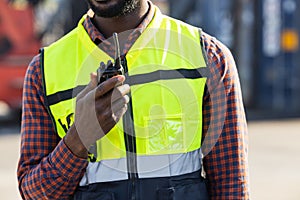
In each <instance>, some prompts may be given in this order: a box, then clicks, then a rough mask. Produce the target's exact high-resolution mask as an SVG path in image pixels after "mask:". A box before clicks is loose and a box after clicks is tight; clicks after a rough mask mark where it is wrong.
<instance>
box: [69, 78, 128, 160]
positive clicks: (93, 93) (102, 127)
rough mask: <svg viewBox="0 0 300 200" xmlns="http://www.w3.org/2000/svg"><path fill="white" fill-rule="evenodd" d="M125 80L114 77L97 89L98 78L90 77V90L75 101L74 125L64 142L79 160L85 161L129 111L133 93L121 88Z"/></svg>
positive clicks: (87, 89) (125, 87)
mask: <svg viewBox="0 0 300 200" xmlns="http://www.w3.org/2000/svg"><path fill="white" fill-rule="evenodd" d="M124 80H125V77H124V76H115V77H112V78H110V79H108V80H107V81H105V82H103V83H101V84H100V85H99V86H97V78H96V74H95V73H93V74H91V81H90V83H89V84H88V86H87V87H86V88H85V89H84V90H83V91H82V92H80V93H79V94H78V96H77V99H76V110H75V122H74V124H73V125H72V127H71V128H70V129H69V131H68V133H67V135H66V136H65V138H64V140H65V143H66V145H67V146H68V147H69V148H70V150H71V151H72V152H73V153H74V154H75V155H77V156H79V157H83V158H86V157H87V150H88V149H89V147H90V145H91V144H94V143H95V141H97V140H99V139H100V138H102V137H103V136H104V135H105V134H106V133H108V132H109V131H110V130H111V129H112V128H113V127H114V126H115V125H116V123H117V122H118V121H119V120H120V118H121V117H122V116H123V115H124V113H125V112H126V110H127V103H128V102H129V97H128V96H127V94H128V93H129V91H130V87H129V86H128V85H122V83H123V82H124Z"/></svg>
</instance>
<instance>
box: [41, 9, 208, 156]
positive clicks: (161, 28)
mask: <svg viewBox="0 0 300 200" xmlns="http://www.w3.org/2000/svg"><path fill="white" fill-rule="evenodd" d="M85 18H86V16H84V17H83V18H82V19H81V21H80V22H79V24H78V27H77V28H75V29H74V30H73V31H72V32H70V33H69V34H67V35H66V36H65V37H63V38H62V39H60V40H58V41H57V42H55V43H54V44H52V45H51V46H49V47H46V48H44V50H43V52H42V54H43V55H42V56H41V57H42V60H41V61H42V62H41V63H42V73H43V82H44V89H45V93H46V97H47V98H46V103H47V105H48V108H49V113H50V114H51V116H52V118H53V123H54V124H55V128H56V131H57V133H58V135H59V136H60V137H64V136H65V134H66V132H67V130H68V128H69V127H70V126H71V125H72V123H73V121H74V111H75V105H76V103H75V102H76V94H78V92H79V91H80V90H81V89H83V88H84V86H86V85H87V84H88V82H89V77H90V76H89V74H90V73H91V72H95V71H96V70H97V68H98V67H99V63H100V62H101V61H104V62H105V63H106V62H107V61H108V60H114V59H113V58H111V57H110V56H109V55H107V54H106V53H105V52H103V51H102V50H101V49H100V48H99V47H97V46H96V45H95V44H94V43H93V41H92V40H91V39H90V37H89V35H88V34H87V32H86V31H85V29H84V27H83V25H82V23H83V21H84V20H85ZM200 34H201V31H199V29H198V28H195V27H193V26H190V25H187V24H185V23H183V22H181V21H177V20H175V19H172V18H169V17H167V16H164V15H162V14H161V13H160V12H159V11H158V10H156V11H155V16H154V18H153V20H152V21H151V22H150V24H149V25H148V27H147V28H146V30H145V31H144V32H143V33H142V34H141V36H140V37H139V38H138V39H137V41H136V42H135V43H134V45H133V46H132V47H131V49H130V50H129V52H128V53H127V54H126V56H125V57H126V61H127V67H128V74H127V81H128V82H129V84H130V85H131V103H132V117H133V119H132V123H133V127H134V132H135V133H134V134H135V135H134V138H135V143H136V144H135V145H136V154H137V156H155V155H166V154H181V153H187V152H191V151H195V150H197V149H199V148H200V146H201V136H202V99H203V94H204V88H205V83H206V77H205V75H204V74H203V72H205V70H206V69H207V68H206V63H205V59H204V56H203V55H202V47H201V45H200ZM125 143H126V142H125V139H124V127H123V120H122V119H121V120H120V122H119V123H117V125H116V126H115V127H114V128H113V129H112V130H111V131H110V132H109V133H107V135H105V136H104V137H103V138H101V139H100V140H98V141H97V158H96V161H97V162H99V161H102V160H110V159H120V158H125V157H126V145H125Z"/></svg>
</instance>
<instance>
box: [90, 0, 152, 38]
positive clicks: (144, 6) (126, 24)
mask: <svg viewBox="0 0 300 200" xmlns="http://www.w3.org/2000/svg"><path fill="white" fill-rule="evenodd" d="M148 9H149V4H148V2H147V1H141V6H140V7H139V8H137V9H136V10H135V11H134V12H132V13H129V14H127V15H124V16H119V17H114V18H104V17H99V16H97V15H95V16H94V18H93V19H92V21H93V23H94V25H95V26H96V27H97V29H98V30H99V31H100V32H101V33H102V34H103V35H104V37H105V38H109V37H111V36H112V34H113V33H114V32H116V33H121V32H124V31H127V30H130V29H134V28H136V27H137V26H138V25H139V24H140V23H141V22H142V20H143V19H144V17H145V15H146V14H147V12H148Z"/></svg>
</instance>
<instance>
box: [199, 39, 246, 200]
mask: <svg viewBox="0 0 300 200" xmlns="http://www.w3.org/2000/svg"><path fill="white" fill-rule="evenodd" d="M201 40H202V42H203V44H204V45H203V46H204V49H205V51H206V54H207V60H208V67H209V70H210V72H211V73H210V76H209V78H208V80H207V92H206V94H205V96H204V101H203V123H204V125H203V132H204V135H205V138H204V140H203V145H202V152H203V154H204V156H205V157H204V159H203V165H204V169H205V173H206V177H207V179H208V186H209V194H210V197H211V199H213V200H219V199H220V200H224V199H234V200H235V199H249V183H248V162H247V156H248V155H247V154H248V153H247V151H248V149H247V134H248V133H247V124H246V118H245V112H244V108H243V102H242V95H241V88H240V82H239V78H238V72H237V69H236V65H235V62H234V59H233V57H232V55H231V53H230V51H229V50H228V49H227V48H226V47H225V46H224V45H223V44H222V43H220V42H219V41H218V40H216V39H215V38H213V37H211V36H209V35H207V34H205V33H203V35H202V36H201Z"/></svg>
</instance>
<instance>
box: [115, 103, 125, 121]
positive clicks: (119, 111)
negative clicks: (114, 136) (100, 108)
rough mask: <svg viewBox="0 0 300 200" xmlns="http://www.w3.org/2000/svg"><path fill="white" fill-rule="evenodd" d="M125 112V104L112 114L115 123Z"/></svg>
mask: <svg viewBox="0 0 300 200" xmlns="http://www.w3.org/2000/svg"><path fill="white" fill-rule="evenodd" d="M126 111H127V104H125V105H124V106H123V107H122V108H120V109H119V110H118V111H117V112H115V113H113V119H114V121H115V122H116V123H118V121H119V120H120V119H121V117H122V116H123V115H124V114H125V112H126Z"/></svg>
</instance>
